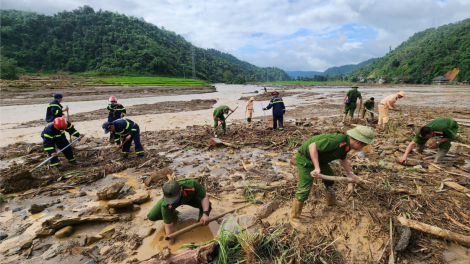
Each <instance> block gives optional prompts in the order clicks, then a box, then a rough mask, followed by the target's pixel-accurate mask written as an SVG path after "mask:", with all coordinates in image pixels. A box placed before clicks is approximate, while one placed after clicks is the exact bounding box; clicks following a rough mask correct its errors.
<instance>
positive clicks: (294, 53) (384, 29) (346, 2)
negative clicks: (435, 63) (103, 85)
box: [1, 0, 470, 71]
mask: <svg viewBox="0 0 470 264" xmlns="http://www.w3.org/2000/svg"><path fill="white" fill-rule="evenodd" d="M83 5H89V6H91V7H92V8H94V9H95V11H96V10H99V9H102V10H110V11H113V12H118V13H122V14H126V15H132V16H135V17H139V18H140V17H143V18H144V19H145V21H147V22H151V23H153V24H155V25H157V26H160V27H161V26H164V27H165V28H166V29H168V30H171V31H174V32H176V33H177V34H180V35H182V36H184V37H185V38H186V39H187V40H188V41H190V42H192V43H193V44H194V45H196V46H198V47H202V48H215V49H218V50H220V51H224V52H228V53H231V54H233V55H235V56H236V57H238V58H239V59H242V60H246V61H248V62H250V63H253V64H255V65H257V66H262V67H266V66H275V67H278V68H281V69H284V70H304V71H324V70H326V69H327V68H329V67H332V66H340V65H345V64H357V63H359V62H362V61H364V60H367V59H370V58H373V57H380V56H383V55H385V54H386V53H387V52H388V50H389V47H390V46H392V48H394V47H396V46H397V45H399V44H400V43H401V42H403V41H405V40H407V39H408V38H409V37H410V36H411V35H413V33H415V32H418V31H421V30H424V29H426V28H430V27H432V26H433V23H434V26H440V25H443V24H448V23H452V22H456V21H459V20H462V19H465V18H469V17H470V12H469V10H470V0H393V1H384V0H329V1H328V0H325V1H321V0H309V1H302V0H283V1H281V0H277V1H276V0H250V1H248V0H233V1H228V0H226V1H223V0H192V1H186V0H154V1H149V0H139V1H136V0H133V1H131V0H100V1H95V0H61V1H54V0H41V1H37V0H2V1H1V8H3V9H19V10H25V11H27V10H29V11H35V12H38V13H43V14H46V15H52V14H54V13H57V12H61V11H63V10H68V11H70V10H73V9H76V8H77V7H79V6H83ZM433 21H434V22H433Z"/></svg>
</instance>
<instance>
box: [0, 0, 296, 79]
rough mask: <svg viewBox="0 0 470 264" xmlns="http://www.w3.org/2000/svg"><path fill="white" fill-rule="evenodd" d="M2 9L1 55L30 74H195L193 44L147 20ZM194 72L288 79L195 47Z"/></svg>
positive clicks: (81, 12) (88, 10) (109, 14)
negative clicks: (11, 59)
mask: <svg viewBox="0 0 470 264" xmlns="http://www.w3.org/2000/svg"><path fill="white" fill-rule="evenodd" d="M0 11H1V27H0V30H1V39H2V42H1V45H2V56H5V57H7V58H14V59H15V60H16V61H17V62H18V66H19V67H22V68H24V69H25V70H26V71H28V72H37V71H40V70H41V71H43V72H55V71H58V70H64V71H69V72H85V71H91V72H94V73H95V74H103V75H110V74H157V75H160V76H168V77H183V65H182V64H184V65H185V67H184V70H185V71H184V75H185V76H186V77H188V76H191V72H192V66H191V65H192V61H191V48H192V47H193V45H192V44H191V43H189V42H188V41H186V40H185V39H184V38H183V37H181V36H180V35H178V34H176V33H174V32H171V31H168V30H165V29H164V28H163V27H162V28H159V27H157V26H155V25H153V24H151V23H147V22H145V21H144V20H143V19H138V18H134V17H127V16H125V15H120V14H117V13H113V12H109V11H101V10H99V11H96V12H95V11H94V10H93V8H91V7H89V6H84V7H80V8H78V9H76V10H73V11H71V12H68V11H64V12H61V13H58V14H56V15H54V16H46V15H42V14H37V13H32V12H22V11H18V10H0ZM194 52H195V60H196V61H195V68H196V76H197V78H199V79H203V80H207V81H209V82H223V81H227V82H236V83H242V82H245V81H248V80H249V81H252V80H265V79H266V70H267V71H268V76H269V77H270V81H272V80H276V81H278V80H290V77H289V76H288V75H287V74H286V73H285V72H284V71H282V70H280V69H277V68H268V69H263V68H259V67H256V66H255V65H252V64H250V63H248V62H244V61H240V60H238V59H236V58H235V57H233V56H231V55H229V54H224V53H221V52H218V51H216V50H206V49H202V48H197V47H194Z"/></svg>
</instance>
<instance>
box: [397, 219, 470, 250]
mask: <svg viewBox="0 0 470 264" xmlns="http://www.w3.org/2000/svg"><path fill="white" fill-rule="evenodd" d="M398 221H400V223H401V224H402V225H404V226H407V227H410V228H413V229H416V230H419V231H421V232H424V233H429V234H432V235H435V236H439V237H443V238H445V239H447V240H452V241H455V242H459V243H461V244H463V245H465V246H467V247H470V236H464V235H461V234H457V233H454V232H452V231H449V230H445V229H442V228H439V227H436V226H431V225H428V224H425V223H421V222H418V221H414V220H410V219H407V218H405V217H398Z"/></svg>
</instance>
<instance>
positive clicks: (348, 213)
mask: <svg viewBox="0 0 470 264" xmlns="http://www.w3.org/2000/svg"><path fill="white" fill-rule="evenodd" d="M466 113H468V110H467V109H457V108H432V109H430V108H427V109H426V111H424V108H420V107H413V106H404V107H402V109H401V112H399V113H394V114H392V117H393V121H391V123H390V129H389V131H386V132H381V131H379V130H378V129H375V130H374V133H375V142H376V144H375V145H373V146H369V147H366V148H364V149H363V150H362V151H350V152H349V154H348V159H349V161H350V164H351V166H352V169H353V171H354V173H355V174H356V175H358V176H359V177H361V179H362V180H363V182H364V183H365V184H366V186H367V188H368V190H363V189H361V188H359V187H358V186H355V185H352V184H346V183H339V184H337V189H338V190H337V192H336V193H337V194H338V196H339V197H338V199H339V200H342V201H345V202H347V204H348V205H347V206H346V207H328V206H326V205H325V202H324V201H323V199H324V198H323V197H324V188H323V184H322V182H321V181H316V182H315V183H314V186H313V189H312V191H311V193H310V197H309V199H308V200H307V202H306V204H305V208H304V211H303V214H302V215H301V219H302V222H303V223H304V227H303V228H302V229H301V230H295V229H293V228H292V226H290V224H289V223H288V222H289V221H288V219H289V214H290V209H291V201H292V198H293V197H294V195H295V192H296V190H297V184H298V182H297V181H298V180H297V168H296V163H295V155H296V153H297V150H298V148H299V146H300V145H301V144H302V143H303V142H304V141H305V140H307V139H308V138H310V137H312V136H314V135H318V134H323V133H344V132H345V130H346V129H349V128H345V127H344V124H341V123H340V122H341V117H323V118H318V117H305V116H299V117H298V118H296V119H293V120H287V121H286V122H285V129H286V131H285V132H279V131H273V130H271V129H270V125H271V124H270V123H268V122H269V120H268V122H266V121H263V119H258V120H256V121H255V122H253V123H251V124H250V125H247V124H245V123H243V122H240V121H234V122H233V123H232V124H231V125H229V126H228V128H227V131H228V134H229V135H226V136H221V137H219V140H220V141H221V142H222V144H221V145H217V146H214V145H211V144H210V141H211V139H212V138H213V129H212V128H211V127H209V126H199V125H194V126H190V127H186V128H185V129H177V130H167V131H158V132H156V131H148V132H146V133H142V142H143V143H144V149H145V151H146V154H145V155H146V156H145V159H137V158H133V157H135V156H132V155H131V156H130V158H129V159H127V160H122V159H120V158H119V156H118V153H116V152H115V151H114V149H115V148H114V147H112V146H109V145H108V143H107V142H106V139H94V138H88V139H86V140H83V142H80V143H79V144H78V145H77V146H75V153H76V156H77V160H79V161H81V162H82V163H81V164H79V165H77V166H75V165H67V164H64V165H65V166H64V168H63V170H62V171H60V172H58V173H52V172H51V171H50V170H48V169H46V168H45V167H44V168H40V169H38V170H37V171H33V172H31V175H32V177H33V178H34V179H36V180H32V181H30V182H32V183H31V184H29V185H28V186H21V188H20V187H18V186H14V185H12V181H13V180H12V179H13V175H15V173H18V172H20V171H22V170H31V169H33V168H34V166H36V165H37V164H38V163H39V162H40V161H41V160H43V159H45V158H46V154H45V153H43V152H42V148H41V146H36V145H28V146H27V145H26V144H23V143H21V144H20V143H19V144H16V145H12V146H8V147H6V148H3V149H2V150H1V152H2V154H1V155H2V160H16V161H15V163H11V164H9V165H8V167H6V168H4V169H2V171H1V173H2V178H1V179H2V183H1V186H0V188H1V189H2V192H3V193H5V192H7V193H10V192H20V191H22V192H24V193H23V195H24V194H25V193H26V195H25V196H26V197H30V198H32V197H33V195H36V197H43V196H45V194H48V195H50V196H47V197H50V198H51V199H56V198H57V196H59V197H69V198H67V199H71V198H70V197H71V194H70V192H69V191H71V190H70V188H73V187H76V186H80V188H87V189H88V190H93V191H94V193H93V198H95V195H96V198H97V199H99V200H100V202H103V204H102V205H100V206H97V207H96V208H93V209H92V210H91V209H89V208H86V209H85V208H81V207H80V206H81V205H79V204H77V205H76V207H74V206H71V209H67V208H66V210H71V213H70V214H66V213H65V211H61V212H58V213H57V214H55V216H54V217H51V218H50V219H47V220H46V221H44V222H43V223H42V224H41V225H40V226H39V228H38V229H37V231H38V233H35V238H34V239H33V240H32V244H29V243H28V242H29V240H28V241H26V239H24V240H23V239H21V241H18V244H15V245H14V247H17V248H16V249H12V248H10V249H9V250H8V251H2V252H4V254H6V255H8V256H13V255H14V254H21V258H18V259H16V260H15V261H19V260H26V259H28V258H30V255H34V257H39V256H41V258H44V259H47V258H50V259H51V260H58V259H59V258H61V259H62V260H64V259H65V258H66V257H73V256H81V257H83V256H86V257H87V259H90V260H94V261H100V262H103V263H116V262H123V261H128V263H208V262H217V263H234V262H235V263H236V262H237V261H245V262H246V263H258V262H261V261H262V262H265V263H344V262H348V263H363V262H369V263H386V262H388V260H389V259H390V258H393V259H394V260H395V261H396V262H397V263H405V262H408V263H411V262H419V261H421V262H428V263H429V262H435V263H444V262H446V261H447V262H448V260H447V259H446V258H445V255H444V254H443V252H445V251H446V250H448V248H449V245H451V244H450V243H457V244H459V245H461V246H464V247H467V248H468V247H470V245H469V244H467V242H466V240H465V239H466V238H468V237H470V146H469V143H470V130H469V128H468V126H466V125H461V126H460V130H459V132H458V135H457V137H456V138H455V140H454V142H453V143H452V145H453V147H452V148H451V150H450V151H449V153H448V155H447V156H446V158H445V159H444V161H442V162H439V163H434V162H433V157H434V155H435V152H436V151H434V150H430V149H426V150H425V152H424V153H423V154H417V153H415V152H412V153H411V154H410V161H409V163H408V164H407V166H404V165H402V164H398V163H397V162H396V159H397V158H398V157H400V156H401V155H402V154H403V152H404V151H405V149H406V147H407V145H408V143H409V142H410V141H411V140H412V138H413V137H414V135H415V134H416V132H417V131H418V130H419V128H420V127H421V126H423V125H425V124H426V123H427V122H429V121H430V120H432V119H433V118H435V117H436V116H439V117H452V118H456V119H457V118H458V119H466V117H465V115H466ZM356 123H357V124H361V125H368V126H371V127H374V126H375V124H374V122H373V121H372V120H360V121H358V122H356ZM462 123H464V124H465V122H462ZM20 160H21V161H20ZM128 168H129V170H132V171H133V172H134V173H136V175H137V176H136V177H137V178H138V179H139V185H138V186H139V187H137V188H136V187H135V186H134V187H131V186H129V185H127V184H123V181H122V180H120V179H119V178H116V179H114V180H113V182H107V183H106V184H102V186H100V187H98V186H95V185H94V184H97V183H100V181H98V180H100V179H103V178H104V177H105V176H106V175H110V174H113V173H117V172H121V171H123V170H125V169H128ZM332 168H333V169H334V171H335V173H336V175H343V173H344V170H343V169H342V168H341V166H340V164H339V163H337V162H333V163H332ZM129 170H128V173H129ZM169 177H171V178H176V179H179V178H183V177H192V178H194V179H196V180H198V181H199V182H201V183H202V184H203V185H204V186H205V187H206V190H207V192H208V193H209V194H210V195H209V196H210V199H211V200H217V201H218V202H221V203H223V205H224V206H223V207H224V208H234V207H237V206H240V204H247V205H249V206H248V207H246V208H242V209H240V210H238V211H237V213H236V214H235V215H227V216H226V218H224V219H223V220H221V222H220V225H221V231H219V234H218V237H216V238H215V239H214V240H213V241H207V243H206V244H204V245H190V246H188V247H187V248H185V249H181V250H178V251H175V252H170V250H169V249H164V250H162V251H160V252H159V253H158V254H157V255H156V256H153V257H151V258H148V259H145V260H144V259H138V258H137V257H135V256H134V254H137V252H138V251H139V248H140V247H141V245H142V243H143V240H144V239H145V238H146V237H148V236H150V235H151V234H152V233H153V232H155V228H154V227H153V226H152V223H149V221H143V222H142V223H140V222H139V225H142V226H139V230H140V229H142V231H139V230H137V228H136V227H135V225H132V224H128V223H130V222H129V221H131V220H132V212H134V209H133V208H136V209H135V210H136V211H137V210H139V209H138V208H139V207H140V206H142V205H143V204H145V203H148V201H149V199H150V201H152V203H155V202H156V201H155V200H152V197H153V196H154V195H155V194H156V193H158V192H160V191H161V188H160V186H161V185H162V184H163V182H165V181H166V180H168V178H169ZM108 178H109V177H106V178H105V179H108ZM101 181H104V180H101ZM95 182H96V183H95ZM139 188H140V189H139ZM29 189H31V190H30V191H28V190H29ZM137 189H138V190H137ZM25 191H26V192H25ZM81 193H82V192H79V193H77V194H73V197H75V198H74V199H78V201H80V200H79V199H85V198H86V197H88V195H90V194H87V193H85V194H84V196H81V195H82V194H81ZM28 195H29V196H28ZM62 195H66V196H62ZM15 199H19V198H15ZM41 199H42V198H41ZM48 199H49V198H48ZM88 199H91V197H88ZM65 200H66V199H62V200H61V201H62V203H66V201H65ZM52 202H53V200H50V201H49V200H48V201H44V202H37V205H36V206H34V208H33V209H34V210H36V211H35V212H37V211H40V210H41V209H42V210H43V211H41V212H47V211H48V210H55V209H57V207H58V206H60V205H61V204H52ZM43 207H45V208H43ZM248 208H251V209H248ZM253 208H254V209H253ZM14 209H16V208H9V209H8V211H10V210H11V211H13V210H14ZM26 209H28V208H19V209H18V211H16V212H14V213H13V212H12V214H16V216H15V217H16V218H12V219H21V218H20V217H22V216H21V215H19V213H21V212H23V211H25V210H26ZM73 210H75V211H73ZM67 212H69V211H67ZM221 213H222V212H221ZM23 214H26V213H23ZM242 215H245V216H246V217H243V216H242ZM240 218H242V220H240ZM30 220H31V217H30V219H29V220H25V221H24V225H22V226H19V227H15V230H12V231H9V232H8V238H7V239H13V238H15V237H19V236H21V234H23V233H24V232H25V230H28V228H30V227H34V226H32V225H33V223H34V221H30ZM83 223H91V224H92V223H96V225H97V231H96V233H94V234H90V235H88V236H87V237H85V238H83V237H69V235H70V233H71V232H73V230H76V228H79V227H80V225H83ZM99 223H101V224H100V225H99V228H98V224H99ZM102 223H113V224H116V225H115V226H114V225H113V226H112V227H109V228H108V227H106V226H103V224H102ZM106 228H108V229H106ZM113 228H114V230H112V229H113ZM152 228H153V229H152ZM70 229H72V231H71V230H70ZM143 229H145V230H147V231H146V232H144V231H143ZM250 230H251V231H250ZM390 230H391V231H392V232H390ZM142 232H143V233H142ZM52 235H55V236H56V237H59V238H61V239H65V242H64V243H62V244H58V243H55V242H50V243H51V245H50V246H49V247H46V246H44V244H47V243H48V242H47V241H50V240H48V239H51V236H52ZM29 239H30V238H29ZM24 241H25V242H24ZM19 242H21V244H20V243H19ZM449 242H450V243H449ZM2 246H3V245H2ZM392 247H393V250H392ZM13 262H14V261H13Z"/></svg>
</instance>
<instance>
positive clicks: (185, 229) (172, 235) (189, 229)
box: [165, 204, 249, 240]
mask: <svg viewBox="0 0 470 264" xmlns="http://www.w3.org/2000/svg"><path fill="white" fill-rule="evenodd" d="M248 205H249V204H247V205H244V206H241V207H238V208H235V209H232V210H229V211H227V212H225V213H223V214H220V215H218V216H214V217H211V218H209V222H212V221H214V220H217V219H219V218H221V217H224V216H225V215H226V214H230V213H233V212H235V211H236V210H239V209H242V208H243V207H247V206H248ZM203 224H204V223H203V222H199V223H196V224H194V225H190V226H188V227H186V228H183V229H181V230H180V231H178V232H175V233H173V234H171V235H167V236H166V237H165V240H171V239H173V238H175V237H177V236H179V235H182V234H184V233H186V232H189V231H191V230H193V229H195V228H197V227H200V226H202V225H203Z"/></svg>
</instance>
